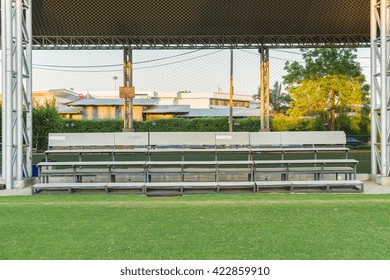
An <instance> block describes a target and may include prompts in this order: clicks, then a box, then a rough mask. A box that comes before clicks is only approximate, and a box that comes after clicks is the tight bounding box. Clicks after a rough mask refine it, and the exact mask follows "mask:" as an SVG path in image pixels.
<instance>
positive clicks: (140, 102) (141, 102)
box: [69, 98, 158, 106]
mask: <svg viewBox="0 0 390 280" xmlns="http://www.w3.org/2000/svg"><path fill="white" fill-rule="evenodd" d="M157 103H158V99H144V98H134V99H133V105H135V106H154V105H156V104H157ZM69 105H70V106H123V99H122V98H109V99H100V98H98V99H83V100H79V101H76V102H72V103H71V104H69Z"/></svg>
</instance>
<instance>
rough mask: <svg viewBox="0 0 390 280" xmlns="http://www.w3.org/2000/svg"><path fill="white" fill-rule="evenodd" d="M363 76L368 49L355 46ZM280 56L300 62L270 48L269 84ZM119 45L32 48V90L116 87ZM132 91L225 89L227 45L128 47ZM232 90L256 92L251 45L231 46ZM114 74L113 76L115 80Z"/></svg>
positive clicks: (277, 77)
mask: <svg viewBox="0 0 390 280" xmlns="http://www.w3.org/2000/svg"><path fill="white" fill-rule="evenodd" d="M357 55H358V61H359V62H360V64H361V66H362V69H363V73H364V74H365V75H366V79H367V81H369V75H370V73H369V70H370V69H369V65H370V59H369V55H370V50H369V49H368V48H361V49H358V53H357ZM286 61H300V62H302V61H303V59H302V54H301V52H300V51H299V49H270V85H271V87H272V85H273V84H274V82H276V81H279V82H282V76H283V75H285V74H286V72H285V71H284V70H283V68H284V65H285V63H286ZM122 63H123V52H122V51H120V50H50V51H49V50H34V51H33V90H39V89H73V90H74V91H76V92H81V93H87V92H89V93H91V94H93V92H94V91H112V92H113V93H115V92H117V91H118V87H119V86H121V85H122V84H123V77H122V76H123V70H122ZM133 63H134V72H133V82H134V86H135V88H136V92H140V91H157V92H167V91H169V92H177V91H181V90H188V91H191V92H216V91H218V90H220V91H222V92H229V79H230V50H215V49H214V50H134V51H133ZM233 69H234V92H235V93H239V94H248V95H253V94H256V92H257V90H258V87H259V83H260V82H259V80H260V56H259V53H258V51H257V50H254V49H249V50H241V49H239V50H234V60H233ZM114 77H118V79H117V80H116V81H115V80H114Z"/></svg>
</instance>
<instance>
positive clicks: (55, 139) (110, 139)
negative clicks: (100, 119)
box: [48, 132, 114, 148]
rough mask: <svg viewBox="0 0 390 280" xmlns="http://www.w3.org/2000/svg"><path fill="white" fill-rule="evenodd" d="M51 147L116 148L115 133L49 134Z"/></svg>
mask: <svg viewBox="0 0 390 280" xmlns="http://www.w3.org/2000/svg"><path fill="white" fill-rule="evenodd" d="M48 142H49V143H48V146H49V148H50V147H88V146H91V147H94V146H112V147H113V146H114V133H109V132H108V133H49V141H48Z"/></svg>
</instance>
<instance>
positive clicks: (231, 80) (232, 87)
mask: <svg viewBox="0 0 390 280" xmlns="http://www.w3.org/2000/svg"><path fill="white" fill-rule="evenodd" d="M233 94H234V86H233V49H230V100H229V131H230V132H233Z"/></svg>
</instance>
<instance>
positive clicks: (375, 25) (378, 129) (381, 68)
mask: <svg viewBox="0 0 390 280" xmlns="http://www.w3.org/2000/svg"><path fill="white" fill-rule="evenodd" d="M389 6H390V3H389V2H388V1H387V0H380V1H378V0H372V1H371V75H372V78H371V83H372V89H371V114H372V115H371V143H372V146H371V153H372V166H371V173H372V174H373V175H375V174H377V166H378V167H379V170H380V175H381V176H382V177H388V176H389V173H390V164H389V159H390V149H389V148H390V147H389V133H390V119H389V118H390V107H389V104H390V103H389V98H390V94H389V82H390V80H389V78H390V75H389V69H390V67H389V58H390V55H389V50H390V47H389V38H390V36H389ZM378 31H379V32H378ZM378 35H379V36H378ZM377 135H379V137H380V139H378V137H377Z"/></svg>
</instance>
